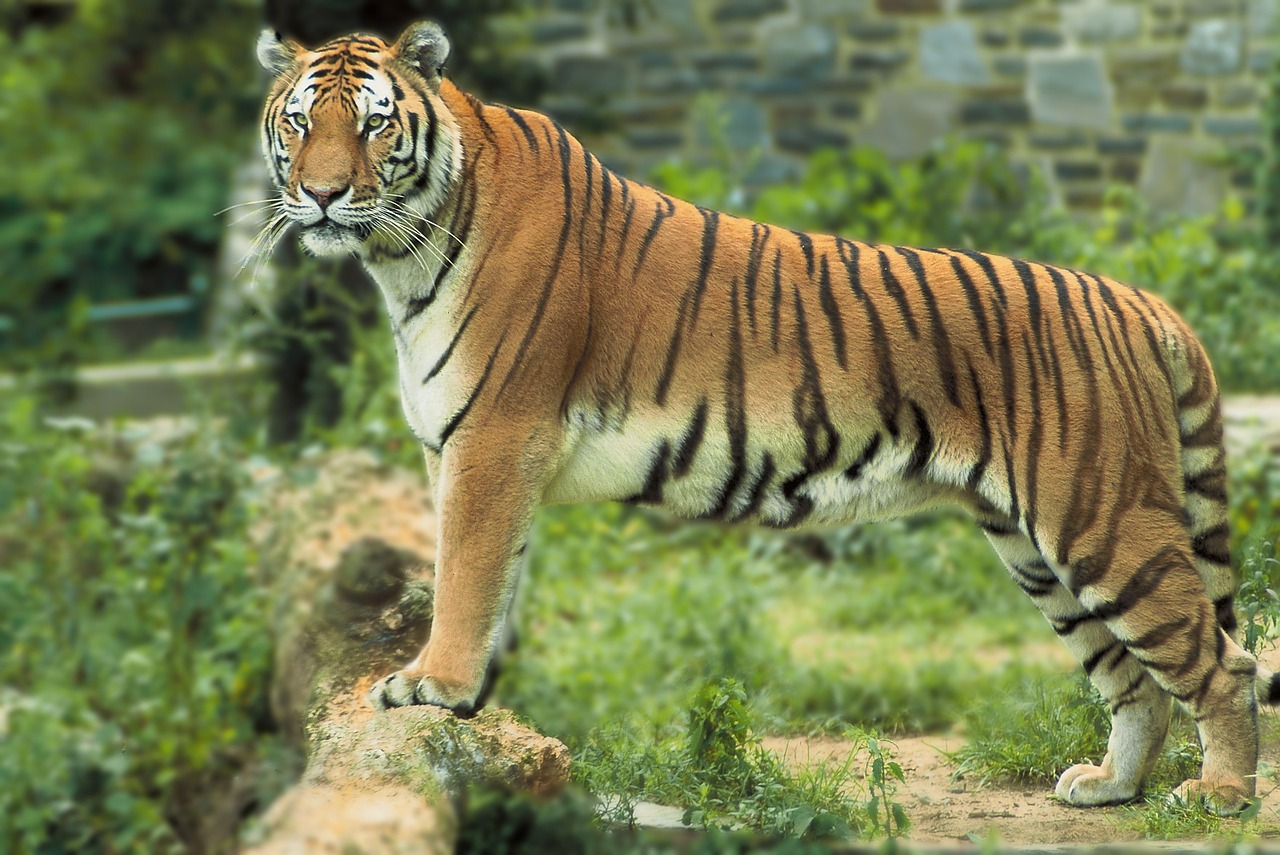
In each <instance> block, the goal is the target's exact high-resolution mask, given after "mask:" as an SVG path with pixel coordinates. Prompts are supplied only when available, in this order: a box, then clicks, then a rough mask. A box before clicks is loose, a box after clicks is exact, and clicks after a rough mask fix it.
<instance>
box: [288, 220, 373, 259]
mask: <svg viewBox="0 0 1280 855" xmlns="http://www.w3.org/2000/svg"><path fill="white" fill-rule="evenodd" d="M301 238H302V247H303V249H305V250H306V251H307V252H309V253H311V254H312V255H347V254H348V253H352V252H358V251H359V249H360V244H361V238H360V235H359V234H358V233H357V232H356V230H355V229H353V228H351V227H349V226H343V225H339V224H338V223H335V222H333V221H332V220H324V221H323V222H320V223H317V224H316V225H314V226H305V227H304V228H303V229H302V233H301Z"/></svg>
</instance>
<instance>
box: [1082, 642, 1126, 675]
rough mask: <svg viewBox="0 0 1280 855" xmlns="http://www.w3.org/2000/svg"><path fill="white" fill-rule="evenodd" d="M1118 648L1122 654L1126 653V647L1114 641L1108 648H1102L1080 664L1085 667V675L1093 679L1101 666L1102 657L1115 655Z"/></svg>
mask: <svg viewBox="0 0 1280 855" xmlns="http://www.w3.org/2000/svg"><path fill="white" fill-rule="evenodd" d="M1117 648H1119V649H1120V652H1121V653H1122V654H1123V653H1124V647H1123V646H1122V645H1121V644H1120V642H1119V641H1115V640H1112V642H1111V643H1110V644H1108V645H1107V646H1106V647H1104V648H1102V649H1101V650H1098V651H1095V652H1094V653H1093V654H1091V655H1090V656H1089V657H1088V658H1087V659H1085V660H1084V661H1083V662H1081V663H1080V664H1081V665H1083V666H1084V673H1086V674H1088V675H1089V676H1090V677H1092V676H1093V672H1094V670H1095V669H1097V667H1098V665H1099V664H1101V662H1102V657H1104V656H1106V655H1107V654H1108V653H1115V651H1116V649H1117Z"/></svg>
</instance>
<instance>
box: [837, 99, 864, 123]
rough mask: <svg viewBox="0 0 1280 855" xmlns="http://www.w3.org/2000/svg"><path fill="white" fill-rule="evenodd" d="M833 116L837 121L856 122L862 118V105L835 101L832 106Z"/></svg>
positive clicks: (853, 102)
mask: <svg viewBox="0 0 1280 855" xmlns="http://www.w3.org/2000/svg"><path fill="white" fill-rule="evenodd" d="M831 115H832V116H834V117H836V118H837V119H848V120H851V121H856V120H857V119H861V118H862V103H861V102H859V101H835V102H833V103H832V105H831Z"/></svg>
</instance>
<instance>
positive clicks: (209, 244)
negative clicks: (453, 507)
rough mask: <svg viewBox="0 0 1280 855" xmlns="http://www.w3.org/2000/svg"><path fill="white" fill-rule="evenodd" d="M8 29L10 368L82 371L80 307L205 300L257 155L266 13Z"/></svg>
mask: <svg viewBox="0 0 1280 855" xmlns="http://www.w3.org/2000/svg"><path fill="white" fill-rule="evenodd" d="M71 9H72V11H71V13H70V15H69V19H68V20H67V21H66V22H65V23H61V24H58V25H55V26H52V27H42V26H30V27H26V28H22V29H14V30H9V31H0V87H2V91H3V93H4V97H3V99H0V100H2V102H3V106H2V107H0V140H3V143H0V146H2V147H0V151H3V153H4V156H5V159H6V162H8V163H12V164H22V168H20V169H19V168H11V169H6V170H4V171H3V173H0V257H3V258H4V259H5V261H6V279H5V288H4V292H3V294H2V295H0V315H5V316H8V317H9V318H10V319H12V320H17V321H18V323H16V324H15V325H14V327H13V328H12V329H11V330H9V331H8V332H5V333H3V334H0V358H6V359H7V360H10V361H13V362H14V363H15V364H17V365H18V366H19V367H27V366H40V367H45V366H47V365H49V364H50V362H51V361H55V360H74V359H76V358H78V357H79V356H81V355H82V353H83V351H85V349H86V348H87V347H88V346H89V337H88V336H86V335H85V329H84V328H83V326H82V325H76V323H75V314H76V313H75V308H76V307H78V308H79V310H80V311H82V310H83V308H84V305H85V304H86V303H87V302H109V301H113V300H121V299H128V298H134V297H151V296H160V295H166V294H174V293H188V292H192V291H196V292H198V291H200V290H201V289H202V288H204V287H206V286H207V283H208V282H209V281H210V280H211V279H212V276H213V257H214V252H215V250H216V247H217V243H218V240H219V239H220V237H221V231H222V227H223V224H222V223H221V222H219V221H218V219H217V218H216V217H215V216H214V212H216V211H217V210H218V209H219V208H221V207H222V206H223V199H225V197H226V192H227V185H228V182H229V178H230V173H231V168H232V166H233V164H234V162H235V161H236V160H238V159H240V158H242V157H243V156H244V155H245V154H246V153H248V152H249V151H251V149H250V147H249V142H250V140H251V138H252V131H251V127H252V125H253V122H252V118H251V117H252V116H253V113H254V110H255V109H256V107H255V105H254V100H255V94H254V84H255V81H256V78H257V73H256V70H255V64H254V63H253V62H252V53H251V51H250V50H249V48H248V47H247V43H246V39H247V38H248V36H247V35H246V34H249V33H252V32H253V31H254V25H255V23H256V4H254V3H253V2H250V0H214V2H209V3H201V4H183V5H181V7H180V8H177V7H175V6H174V4H171V3H165V2H160V0H143V2H130V3H114V2H102V0H96V2H84V3H78V4H75V5H74V6H72V7H71Z"/></svg>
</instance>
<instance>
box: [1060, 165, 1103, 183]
mask: <svg viewBox="0 0 1280 855" xmlns="http://www.w3.org/2000/svg"><path fill="white" fill-rule="evenodd" d="M1053 175H1054V177H1055V178H1057V179H1058V180H1059V181H1097V180H1098V179H1100V178H1101V177H1102V167H1101V166H1099V165H1098V163H1097V162H1095V161H1092V160H1058V161H1054V164H1053Z"/></svg>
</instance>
